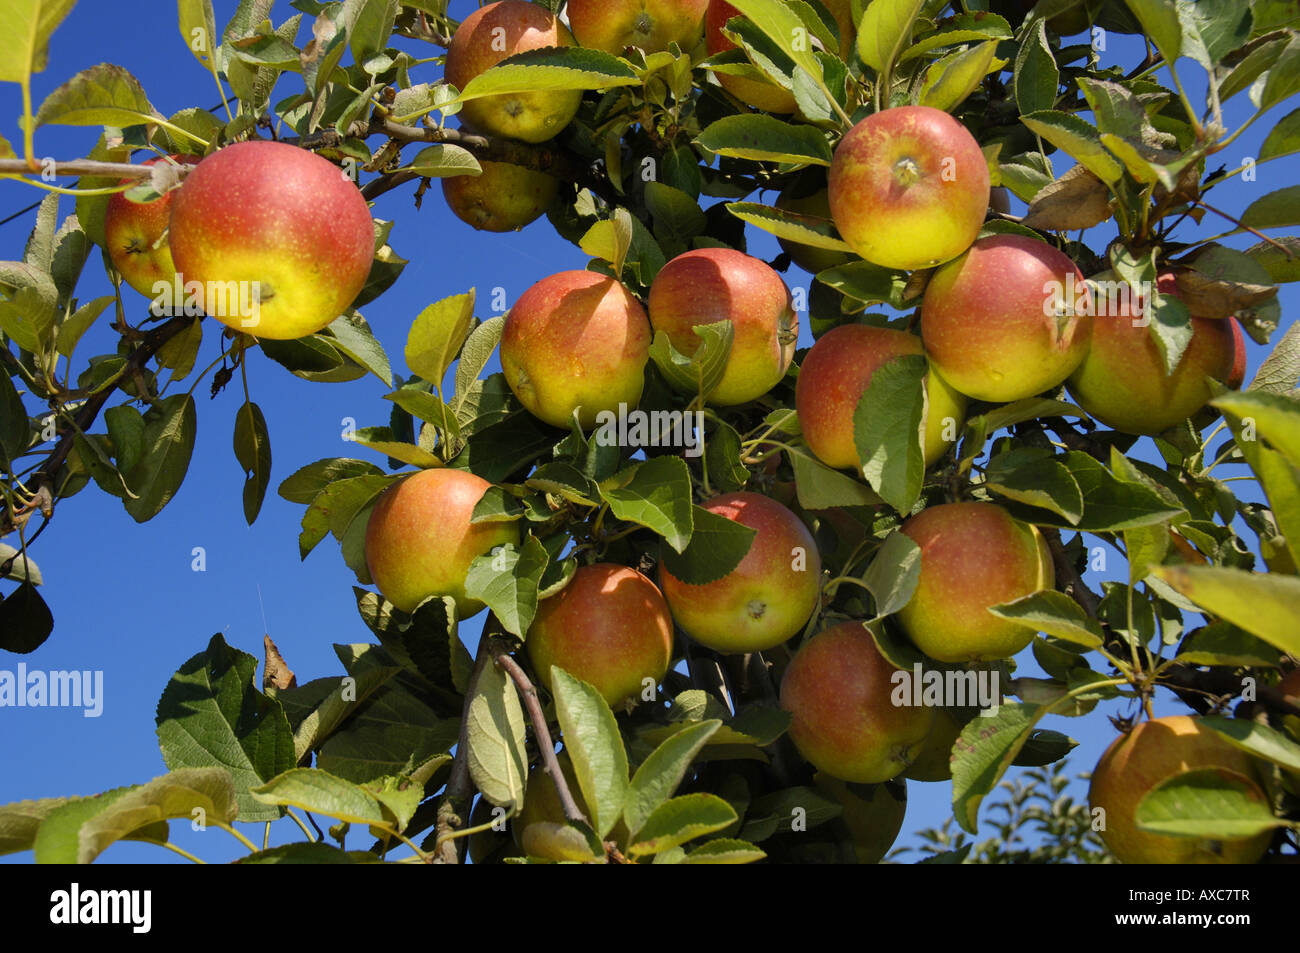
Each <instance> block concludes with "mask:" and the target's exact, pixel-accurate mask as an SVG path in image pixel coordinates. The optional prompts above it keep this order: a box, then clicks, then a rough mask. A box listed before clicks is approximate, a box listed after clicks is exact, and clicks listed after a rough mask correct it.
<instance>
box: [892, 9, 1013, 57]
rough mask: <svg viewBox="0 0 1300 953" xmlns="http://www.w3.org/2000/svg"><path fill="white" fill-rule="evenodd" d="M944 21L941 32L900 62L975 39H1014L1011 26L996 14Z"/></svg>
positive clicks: (917, 45)
mask: <svg viewBox="0 0 1300 953" xmlns="http://www.w3.org/2000/svg"><path fill="white" fill-rule="evenodd" d="M942 22H943V25H942V26H941V27H940V28H939V29H937V30H935V31H934V32H933V33H930V34H929V35H928V36H923V37H922V38H921V39H919V40H917V41H916V42H915V43H913V44H912V45H911V46H909V47H908V48H907V49H906V50H904V51H903V55H902V56H900V57H899V58H898V62H900V63H906V62H907V61H908V60H912V59H916V58H917V57H918V56H923V55H925V54H926V53H929V52H930V51H931V50H938V49H942V48H943V47H945V46H958V45H966V44H969V43H971V42H973V41H975V40H1009V39H1011V36H1012V33H1011V24H1010V23H1008V22H1007V21H1006V20H1005V19H1004V18H1003V17H1000V16H998V15H997V14H996V13H988V12H983V11H981V12H980V13H978V14H971V13H962V14H958V15H957V16H955V17H952V18H951V19H945V20H944V21H942ZM981 45H982V44H981Z"/></svg>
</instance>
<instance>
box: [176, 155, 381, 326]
mask: <svg viewBox="0 0 1300 953" xmlns="http://www.w3.org/2000/svg"><path fill="white" fill-rule="evenodd" d="M172 195H173V197H172V205H171V216H170V219H169V222H170V226H169V228H170V231H169V235H168V241H169V242H170V243H171V251H172V259H173V261H174V262H175V264H176V271H177V272H178V273H179V275H180V277H181V279H182V281H184V282H185V283H187V284H188V283H189V282H191V281H197V282H199V283H200V284H201V285H203V286H204V288H205V291H206V292H207V293H208V294H209V295H211V294H212V292H213V291H214V290H216V289H218V288H219V289H220V290H221V291H222V298H223V300H225V301H226V302H227V305H229V302H230V301H231V300H240V299H241V297H247V295H245V294H244V292H242V291H241V290H240V288H241V287H244V288H247V287H250V286H251V287H253V288H256V289H257V295H256V298H257V302H258V303H257V307H256V309H255V311H256V313H255V314H254V315H252V316H249V315H245V314H240V313H238V312H239V311H240V310H241V309H238V308H231V307H229V306H227V307H218V308H215V309H213V310H215V311H217V313H215V314H212V315H211V316H212V317H214V318H216V319H217V320H218V321H220V322H221V323H222V324H225V325H226V326H228V327H230V328H233V329H234V330H236V331H243V332H246V333H248V334H252V335H254V336H255V337H259V338H272V339H279V340H283V339H290V338H300V337H303V336H305V335H308V334H314V333H315V332H317V331H319V330H321V329H322V328H324V327H325V326H326V325H328V324H329V323H330V322H331V321H333V320H334V319H335V318H337V317H338V316H339V315H340V314H342V313H343V312H344V311H345V310H346V309H347V307H348V305H350V304H351V303H352V301H353V299H354V298H356V296H357V293H358V292H359V291H360V290H361V288H362V286H363V285H364V284H365V283H366V278H367V277H368V276H369V275H370V264H371V261H372V260H373V258H374V248H375V232H374V225H373V223H372V222H371V220H370V209H369V208H368V207H367V206H366V200H365V199H363V198H362V197H361V192H360V191H359V190H358V189H357V187H356V184H355V183H354V182H353V181H352V180H351V179H349V178H348V177H347V176H346V175H345V174H344V173H343V171H342V170H341V169H339V168H338V166H336V165H334V164H333V163H331V162H329V161H328V160H326V159H323V158H321V157H320V156H318V155H316V154H315V153H314V152H308V151H307V150H306V149H299V148H298V147H297V146H291V145H288V144H287V143H283V142H268V141H265V140H256V141H253V142H237V143H235V144H234V145H231V146H226V147H225V148H224V149H221V150H220V151H218V152H214V153H213V154H212V155H210V156H207V157H206V158H205V159H203V161H201V162H200V163H199V164H198V165H197V166H195V168H194V171H193V172H191V173H190V174H189V175H187V176H186V177H185V181H184V183H183V184H182V185H181V187H180V188H179V189H177V190H176V191H175V192H174V193H172Z"/></svg>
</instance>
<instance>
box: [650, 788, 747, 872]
mask: <svg viewBox="0 0 1300 953" xmlns="http://www.w3.org/2000/svg"><path fill="white" fill-rule="evenodd" d="M735 822H736V811H735V808H733V807H732V806H731V805H730V804H728V803H727V802H726V801H724V800H722V798H720V797H718V796H717V795H715V794H704V793H699V794H684V795H682V796H681V797H675V798H672V799H671V800H668V801H665V802H664V803H663V804H661V805H660V806H659V808H658V809H657V810H656V811H655V812H654V813H653V814H651V815H650V816H649V817H648V818H647V819H646V822H645V824H644V825H643V826H642V827H641V831H640V835H639V836H640V840H638V841H636V842H635V843H633V844H631V845H629V846H628V849H627V852H628V854H629V856H632V857H644V856H646V855H648V854H658V853H660V852H661V851H665V850H669V849H671V848H673V847H678V846H680V845H682V844H685V843H686V842H687V841H689V840H694V839H695V838H697V837H703V836H704V835H705V834H712V833H713V832H714V831H720V830H722V829H723V828H724V827H729V826H730V825H732V824H734V823H735Z"/></svg>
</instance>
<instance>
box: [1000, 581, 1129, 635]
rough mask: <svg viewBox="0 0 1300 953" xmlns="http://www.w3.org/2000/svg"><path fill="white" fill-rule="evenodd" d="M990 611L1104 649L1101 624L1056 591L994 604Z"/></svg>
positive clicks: (1050, 633) (1001, 616) (1046, 591)
mask: <svg viewBox="0 0 1300 953" xmlns="http://www.w3.org/2000/svg"><path fill="white" fill-rule="evenodd" d="M989 612H991V613H993V614H994V615H995V616H998V617H999V618H1002V619H1010V620H1011V621H1012V622H1019V623H1021V624H1023V625H1027V626H1031V627H1033V628H1034V629H1035V630H1037V631H1039V632H1045V633H1047V634H1048V635H1054V636H1056V637H1057V638H1058V639H1065V640H1066V641H1067V642H1071V643H1073V644H1075V645H1080V646H1083V647H1084V648H1086V649H1098V648H1101V646H1102V643H1103V641H1104V639H1103V638H1102V631H1101V626H1100V625H1099V624H1098V623H1097V620H1096V619H1091V618H1089V617H1088V615H1087V614H1086V613H1085V612H1084V611H1083V609H1081V608H1080V607H1079V605H1078V603H1076V602H1075V601H1074V600H1073V599H1071V598H1070V597H1069V596H1067V595H1065V594H1064V593H1060V592H1056V591H1054V590H1050V589H1047V590H1040V591H1039V592H1031V593H1030V594H1029V595H1027V596H1024V597H1022V598H1020V599H1016V600H1014V601H1013V602H1007V603H1003V604H1002V605H996V606H990V607H989Z"/></svg>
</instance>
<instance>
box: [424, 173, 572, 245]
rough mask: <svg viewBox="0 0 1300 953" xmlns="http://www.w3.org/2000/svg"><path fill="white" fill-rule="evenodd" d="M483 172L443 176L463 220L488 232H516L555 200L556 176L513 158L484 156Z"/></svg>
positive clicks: (447, 195) (444, 186) (448, 195)
mask: <svg viewBox="0 0 1300 953" xmlns="http://www.w3.org/2000/svg"><path fill="white" fill-rule="evenodd" d="M479 165H480V166H481V167H482V169H483V171H482V173H481V174H479V175H453V176H449V177H447V178H444V179H443V180H442V195H443V198H445V199H446V200H447V205H448V206H449V207H450V208H451V210H452V211H453V212H455V213H456V217H457V218H459V219H460V220H461V221H462V222H465V223H467V224H469V225H473V226H474V227H475V228H477V229H479V230H480V231H485V232H512V231H515V230H517V229H520V228H523V227H524V226H525V225H527V224H528V223H529V222H531V221H533V220H534V219H536V218H538V217H539V216H540V215H542V213H544V212H545V211H546V210H547V209H548V208H550V206H551V203H552V202H553V201H555V194H556V192H558V191H559V187H560V184H559V182H557V181H556V180H555V176H552V175H547V174H546V173H545V172H538V171H537V170H535V169H526V168H524V167H523V166H521V165H512V164H511V163H509V162H487V161H483V160H480V162H479Z"/></svg>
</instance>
